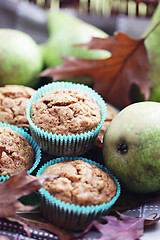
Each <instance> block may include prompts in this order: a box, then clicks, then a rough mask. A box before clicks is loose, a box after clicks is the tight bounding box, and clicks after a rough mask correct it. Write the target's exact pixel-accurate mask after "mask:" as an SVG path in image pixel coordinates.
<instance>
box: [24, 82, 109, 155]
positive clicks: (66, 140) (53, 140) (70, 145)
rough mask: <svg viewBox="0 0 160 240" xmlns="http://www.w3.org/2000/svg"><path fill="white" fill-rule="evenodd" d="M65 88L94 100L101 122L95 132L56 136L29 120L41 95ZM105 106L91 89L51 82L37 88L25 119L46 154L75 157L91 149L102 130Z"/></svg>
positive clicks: (69, 83) (84, 86)
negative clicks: (85, 93) (88, 95)
mask: <svg viewBox="0 0 160 240" xmlns="http://www.w3.org/2000/svg"><path fill="white" fill-rule="evenodd" d="M61 88H67V89H72V90H81V91H84V92H87V93H88V94H90V95H91V96H92V97H93V98H95V99H96V101H97V103H98V105H99V106H100V109H101V122H100V124H99V125H98V126H97V128H96V129H95V130H92V131H89V132H85V133H81V134H72V135H67V136H66V135H61V134H59V135H57V134H56V133H55V134H52V133H48V132H45V131H44V130H41V129H40V128H38V127H37V126H36V125H35V124H34V123H33V122H32V119H31V108H32V104H33V103H34V102H35V101H36V100H37V99H38V98H40V97H41V95H42V93H44V94H45V93H48V92H50V91H52V90H54V89H61ZM106 112H107V111H106V104H105V101H104V100H103V99H102V97H101V96H100V95H99V94H98V93H97V92H95V91H94V90H93V89H92V88H89V87H88V86H86V85H83V84H76V83H71V82H53V83H49V84H47V85H45V86H43V87H41V88H39V89H38V90H37V91H36V93H35V94H34V95H33V96H32V97H31V99H30V102H29V104H28V107H27V118H28V122H29V126H30V132H31V135H32V136H33V138H34V139H35V140H36V142H37V143H38V144H39V146H40V147H41V148H42V149H43V150H44V151H46V152H48V153H51V154H54V155H55V156H77V155H79V154H83V153H85V152H87V151H88V150H89V149H91V148H92V147H93V146H94V144H95V140H96V138H97V136H98V134H99V132H100V130H101V128H102V125H103V123H104V120H105V118H106Z"/></svg>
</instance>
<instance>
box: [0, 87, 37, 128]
mask: <svg viewBox="0 0 160 240" xmlns="http://www.w3.org/2000/svg"><path fill="white" fill-rule="evenodd" d="M34 93H35V90H34V89H32V88H30V87H26V86H22V85H6V86H4V87H0V121H1V122H3V123H8V124H11V125H15V126H17V127H22V128H29V123H28V120H27V116H26V108H27V105H28V102H29V99H30V98H31V96H32V95H33V94H34Z"/></svg>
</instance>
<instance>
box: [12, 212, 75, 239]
mask: <svg viewBox="0 0 160 240" xmlns="http://www.w3.org/2000/svg"><path fill="white" fill-rule="evenodd" d="M9 220H10V221H12V222H17V223H18V224H20V225H22V226H23V227H24V230H25V231H26V233H27V235H28V236H29V232H28V229H27V227H26V226H28V228H29V227H30V228H33V229H38V230H39V229H41V230H46V231H48V232H51V233H53V234H56V235H57V236H58V238H59V239H60V240H73V239H74V235H73V233H72V232H71V231H70V230H66V229H63V228H60V227H58V226H56V225H54V224H52V223H50V222H48V221H47V220H46V219H45V218H43V216H42V215H41V214H40V212H38V211H37V212H25V213H18V214H16V216H15V217H14V218H9Z"/></svg>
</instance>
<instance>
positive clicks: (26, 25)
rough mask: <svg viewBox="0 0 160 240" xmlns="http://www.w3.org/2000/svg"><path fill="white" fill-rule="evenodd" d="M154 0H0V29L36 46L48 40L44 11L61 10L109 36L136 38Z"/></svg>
mask: <svg viewBox="0 0 160 240" xmlns="http://www.w3.org/2000/svg"><path fill="white" fill-rule="evenodd" d="M158 2H159V1H158V0H0V28H6V27H8V28H14V29H19V30H21V31H24V32H26V33H28V34H29V35H31V36H32V37H33V38H34V40H35V41H36V42H37V43H44V42H45V41H46V40H47V38H48V30H47V23H46V21H47V20H46V11H48V10H50V9H61V10H64V11H68V12H69V13H70V14H73V15H76V16H77V17H78V18H80V19H82V20H84V21H86V22H88V23H91V24H93V25H95V26H97V27H98V28H100V29H102V30H103V31H105V32H106V33H108V34H109V35H112V34H113V33H114V32H115V31H121V32H124V33H126V34H128V35H129V36H131V37H133V38H138V37H140V36H141V35H142V34H143V32H144V30H145V29H146V27H147V26H148V24H149V21H150V18H151V16H152V15H153V13H154V11H155V8H156V6H157V4H158Z"/></svg>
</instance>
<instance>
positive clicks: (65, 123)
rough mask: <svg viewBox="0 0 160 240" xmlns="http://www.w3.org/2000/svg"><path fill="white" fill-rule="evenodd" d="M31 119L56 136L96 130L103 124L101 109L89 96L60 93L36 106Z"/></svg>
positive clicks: (54, 92) (48, 95)
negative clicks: (101, 122)
mask: <svg viewBox="0 0 160 240" xmlns="http://www.w3.org/2000/svg"><path fill="white" fill-rule="evenodd" d="M31 119H32V121H33V123H34V124H35V125H36V126H37V127H39V128H40V129H41V130H44V131H47V132H52V133H53V134H54V133H56V134H61V135H64V134H65V135H68V134H70V135H71V134H77V133H78V134H80V133H84V132H88V131H91V130H95V129H96V128H97V126H98V125H99V123H100V121H101V109H100V107H99V105H98V104H97V102H96V100H95V99H94V98H92V96H90V95H88V94H87V93H86V92H83V91H80V90H79V91H78V90H69V89H65V88H63V89H56V90H52V91H51V92H49V93H45V94H42V96H41V97H40V98H39V99H38V100H36V101H35V102H34V103H33V104H32V109H31Z"/></svg>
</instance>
